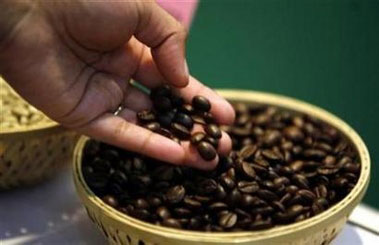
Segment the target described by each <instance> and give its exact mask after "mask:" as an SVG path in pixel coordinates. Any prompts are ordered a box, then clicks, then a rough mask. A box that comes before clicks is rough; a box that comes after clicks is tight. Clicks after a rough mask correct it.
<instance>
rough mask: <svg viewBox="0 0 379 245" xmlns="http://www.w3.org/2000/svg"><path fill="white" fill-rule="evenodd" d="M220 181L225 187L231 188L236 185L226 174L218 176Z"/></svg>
mask: <svg viewBox="0 0 379 245" xmlns="http://www.w3.org/2000/svg"><path fill="white" fill-rule="evenodd" d="M220 182H221V184H222V186H224V187H225V188H227V189H233V188H234V186H235V185H236V183H235V182H234V180H233V179H232V178H230V177H229V176H227V175H224V176H222V177H221V178H220Z"/></svg>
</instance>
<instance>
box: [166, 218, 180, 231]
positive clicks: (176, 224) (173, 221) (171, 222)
mask: <svg viewBox="0 0 379 245" xmlns="http://www.w3.org/2000/svg"><path fill="white" fill-rule="evenodd" d="M162 225H164V226H167V227H170V228H175V229H180V228H182V225H181V224H180V222H179V221H178V220H177V219H173V218H168V219H165V220H163V221H162Z"/></svg>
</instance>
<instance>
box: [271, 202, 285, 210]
mask: <svg viewBox="0 0 379 245" xmlns="http://www.w3.org/2000/svg"><path fill="white" fill-rule="evenodd" d="M271 206H272V207H273V208H274V209H275V210H277V211H280V212H285V211H286V207H285V206H284V205H283V203H282V202H281V201H274V202H272V203H271Z"/></svg>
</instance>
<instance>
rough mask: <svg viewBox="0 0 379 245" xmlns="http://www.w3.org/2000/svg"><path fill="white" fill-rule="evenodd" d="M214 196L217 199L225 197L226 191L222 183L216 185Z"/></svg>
mask: <svg viewBox="0 0 379 245" xmlns="http://www.w3.org/2000/svg"><path fill="white" fill-rule="evenodd" d="M215 197H216V198H217V199H219V200H223V199H225V197H226V191H225V189H224V187H222V185H217V189H216V193H215Z"/></svg>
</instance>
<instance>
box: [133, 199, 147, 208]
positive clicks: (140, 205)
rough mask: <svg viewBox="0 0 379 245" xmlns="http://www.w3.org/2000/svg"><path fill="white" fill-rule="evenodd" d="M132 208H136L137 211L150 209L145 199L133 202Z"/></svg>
mask: <svg viewBox="0 0 379 245" xmlns="http://www.w3.org/2000/svg"><path fill="white" fill-rule="evenodd" d="M134 207H136V208H138V209H148V208H150V205H149V203H148V202H147V201H146V200H145V199H142V198H138V199H137V200H135V202H134Z"/></svg>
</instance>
